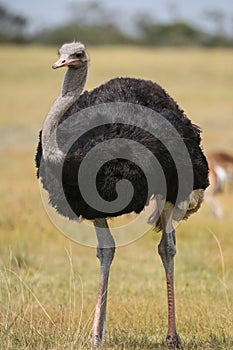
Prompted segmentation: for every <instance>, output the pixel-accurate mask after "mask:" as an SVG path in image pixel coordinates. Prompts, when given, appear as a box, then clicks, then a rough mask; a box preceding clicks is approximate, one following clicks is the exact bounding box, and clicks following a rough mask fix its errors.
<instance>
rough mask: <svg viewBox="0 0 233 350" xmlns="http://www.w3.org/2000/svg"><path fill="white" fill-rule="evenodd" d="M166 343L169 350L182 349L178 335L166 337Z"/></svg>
mask: <svg viewBox="0 0 233 350" xmlns="http://www.w3.org/2000/svg"><path fill="white" fill-rule="evenodd" d="M166 343H167V348H168V350H174V349H181V348H182V343H181V340H180V337H179V335H178V334H177V333H175V334H173V335H171V334H168V335H167V337H166Z"/></svg>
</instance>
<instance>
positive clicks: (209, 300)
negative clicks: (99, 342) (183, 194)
mask: <svg viewBox="0 0 233 350" xmlns="http://www.w3.org/2000/svg"><path fill="white" fill-rule="evenodd" d="M0 52H1V65H0V94H1V104H0V108H1V110H0V153H1V154H0V177H1V182H0V193H1V202H0V213H1V215H0V241H1V244H0V269H1V270H0V273H1V275H0V278H1V279H0V281H1V282H0V333H1V336H0V348H1V349H4V350H8V349H24V350H25V349H36V350H42V349H43V350H44V349H50V350H55V349H56V350H58V349H59V350H60V349H90V348H91V347H90V343H89V337H90V330H91V326H92V319H93V312H94V308H95V301H96V290H97V283H98V274H99V264H98V260H97V259H96V257H95V250H94V249H93V248H88V247H84V246H81V245H78V244H75V243H72V242H70V241H69V240H68V239H66V238H65V237H64V236H63V235H62V234H60V233H58V231H57V230H56V228H55V227H54V226H53V225H52V223H51V222H50V220H49V218H48V217H47V214H46V212H45V210H44V208H43V205H42V202H41V198H40V192H39V186H38V182H37V180H36V178H35V168H34V153H35V148H36V144H37V134H38V130H39V129H40V127H41V124H42V121H43V119H44V116H45V115H46V112H47V110H48V108H49V106H50V105H51V103H52V101H53V100H54V99H55V97H56V96H57V95H58V92H59V89H60V84H61V80H62V77H63V74H64V70H63V71H62V70H60V71H55V72H54V71H52V69H50V66H51V64H52V63H53V62H54V61H55V59H56V48H43V47H23V46H22V47H21V46H19V47H7V46H5V47H0ZM89 53H90V55H91V66H90V72H89V79H88V84H87V88H88V89H91V88H93V87H94V86H96V85H98V84H100V83H102V82H104V81H106V80H107V79H110V78H111V77H114V76H136V77H142V78H146V79H152V80H155V81H157V82H158V83H160V84H161V85H162V86H164V87H165V88H166V90H167V91H169V93H170V94H171V95H172V96H173V97H174V98H175V99H176V100H177V101H179V104H180V105H181V106H182V108H183V109H184V110H185V111H186V113H187V114H188V115H189V116H190V118H191V119H192V120H193V122H195V123H197V124H199V125H200V126H201V127H202V129H203V145H204V147H205V149H206V150H207V151H208V150H214V149H223V150H226V151H232V146H233V132H232V128H233V119H232V114H233V99H232V97H233V66H232V61H233V51H232V50H209V51H208V50H206V51H205V50H194V49H189V50H187V49H186V50H183V49H182V50H175V49H158V50H156V49H153V50H152V49H138V48H123V47H118V48H89ZM220 200H221V201H222V203H223V206H224V211H225V212H224V218H223V219H222V220H215V219H213V218H212V216H211V214H210V210H209V208H208V207H206V206H205V205H203V207H202V209H201V210H200V211H199V212H198V213H197V214H196V215H194V216H193V217H191V218H190V219H189V221H188V222H186V223H183V224H181V225H180V226H179V227H178V229H177V256H176V279H175V284H176V303H177V323H178V331H179V334H180V336H181V338H182V339H183V343H184V349H229V350H230V349H232V348H233V330H232V325H233V313H232V308H233V254H232V247H233V234H232V231H233V214H232V193H229V194H225V195H223V196H222V198H220ZM159 239H160V234H156V233H155V232H153V231H150V232H149V233H148V234H146V235H144V236H143V237H142V238H141V239H139V240H137V241H136V242H134V243H132V244H130V245H128V246H125V247H122V248H119V249H118V250H117V254H116V256H115V260H114V262H113V266H112V270H111V276H110V287H109V304H108V320H107V337H106V345H105V346H104V349H165V344H164V338H165V335H166V323H167V306H166V286H165V278H164V271H163V268H162V264H161V262H160V258H159V257H158V254H157V244H158V242H159Z"/></svg>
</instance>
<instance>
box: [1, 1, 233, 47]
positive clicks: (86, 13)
mask: <svg viewBox="0 0 233 350" xmlns="http://www.w3.org/2000/svg"><path fill="white" fill-rule="evenodd" d="M70 12H71V13H72V15H71V17H70V20H69V21H67V23H64V24H61V25H59V26H57V27H48V28H44V29H42V30H38V31H37V32H36V33H34V34H29V32H28V30H27V28H28V24H29V23H30V21H29V20H28V19H27V18H25V17H23V16H21V15H18V14H15V13H12V12H10V11H9V10H7V9H6V8H5V7H4V6H2V5H0V42H1V43H6V42H11V43H41V44H56V45H60V44H61V43H63V42H65V41H71V40H73V39H80V40H82V41H84V42H85V43H87V44H89V45H114V44H134V45H148V46H207V47H214V46H225V47H233V34H232V35H231V36H229V35H226V34H225V31H224V14H223V13H221V12H219V11H213V10H212V11H209V12H206V13H205V17H206V19H207V20H209V21H210V22H211V21H212V24H213V26H214V27H215V30H214V31H213V33H212V34H210V33H207V32H206V31H204V30H203V29H201V28H197V27H195V26H194V25H192V24H190V23H188V22H185V21H181V20H179V19H177V18H176V17H175V18H174V19H173V21H172V23H169V24H163V23H161V22H159V21H156V20H155V19H154V18H152V17H151V16H149V15H148V14H139V15H137V16H136V17H135V19H134V23H133V26H134V33H133V34H132V33H129V31H127V30H125V28H124V27H123V26H121V25H119V23H117V22H116V21H115V18H118V19H119V18H120V16H119V15H118V16H117V15H116V14H115V16H113V14H112V12H111V11H110V10H109V9H107V8H106V7H104V6H103V4H101V2H98V1H90V2H81V3H78V5H77V4H76V5H71V6H70Z"/></svg>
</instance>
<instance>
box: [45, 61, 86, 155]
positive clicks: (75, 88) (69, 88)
mask: <svg viewBox="0 0 233 350" xmlns="http://www.w3.org/2000/svg"><path fill="white" fill-rule="evenodd" d="M86 79H87V65H85V66H83V67H81V68H79V69H76V68H68V70H67V72H66V75H65V78H64V81H63V84H62V89H61V93H60V95H59V96H58V98H57V99H56V100H55V102H54V103H53V105H52V107H51V108H50V110H49V112H48V114H47V116H46V118H45V121H44V124H43V128H42V148H43V156H44V159H45V160H50V161H53V162H56V161H59V159H61V158H63V156H64V155H63V153H62V151H61V150H60V149H59V147H58V145H57V141H56V129H57V126H58V124H59V121H60V119H61V118H62V116H63V114H64V113H65V112H66V111H67V110H68V109H69V107H70V106H71V105H72V104H73V103H74V102H75V101H76V100H77V99H78V98H79V96H80V95H81V93H82V91H83V89H84V86H85V83H86Z"/></svg>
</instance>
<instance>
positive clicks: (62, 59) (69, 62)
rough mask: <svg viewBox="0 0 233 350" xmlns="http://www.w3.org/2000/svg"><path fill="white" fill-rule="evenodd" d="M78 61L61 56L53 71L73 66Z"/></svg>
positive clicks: (53, 66)
mask: <svg viewBox="0 0 233 350" xmlns="http://www.w3.org/2000/svg"><path fill="white" fill-rule="evenodd" d="M77 61H78V59H68V58H67V57H65V56H61V57H60V58H59V59H58V60H57V61H56V62H55V63H54V64H53V65H52V68H53V69H57V68H61V67H65V66H70V65H72V64H73V63H74V62H77Z"/></svg>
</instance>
